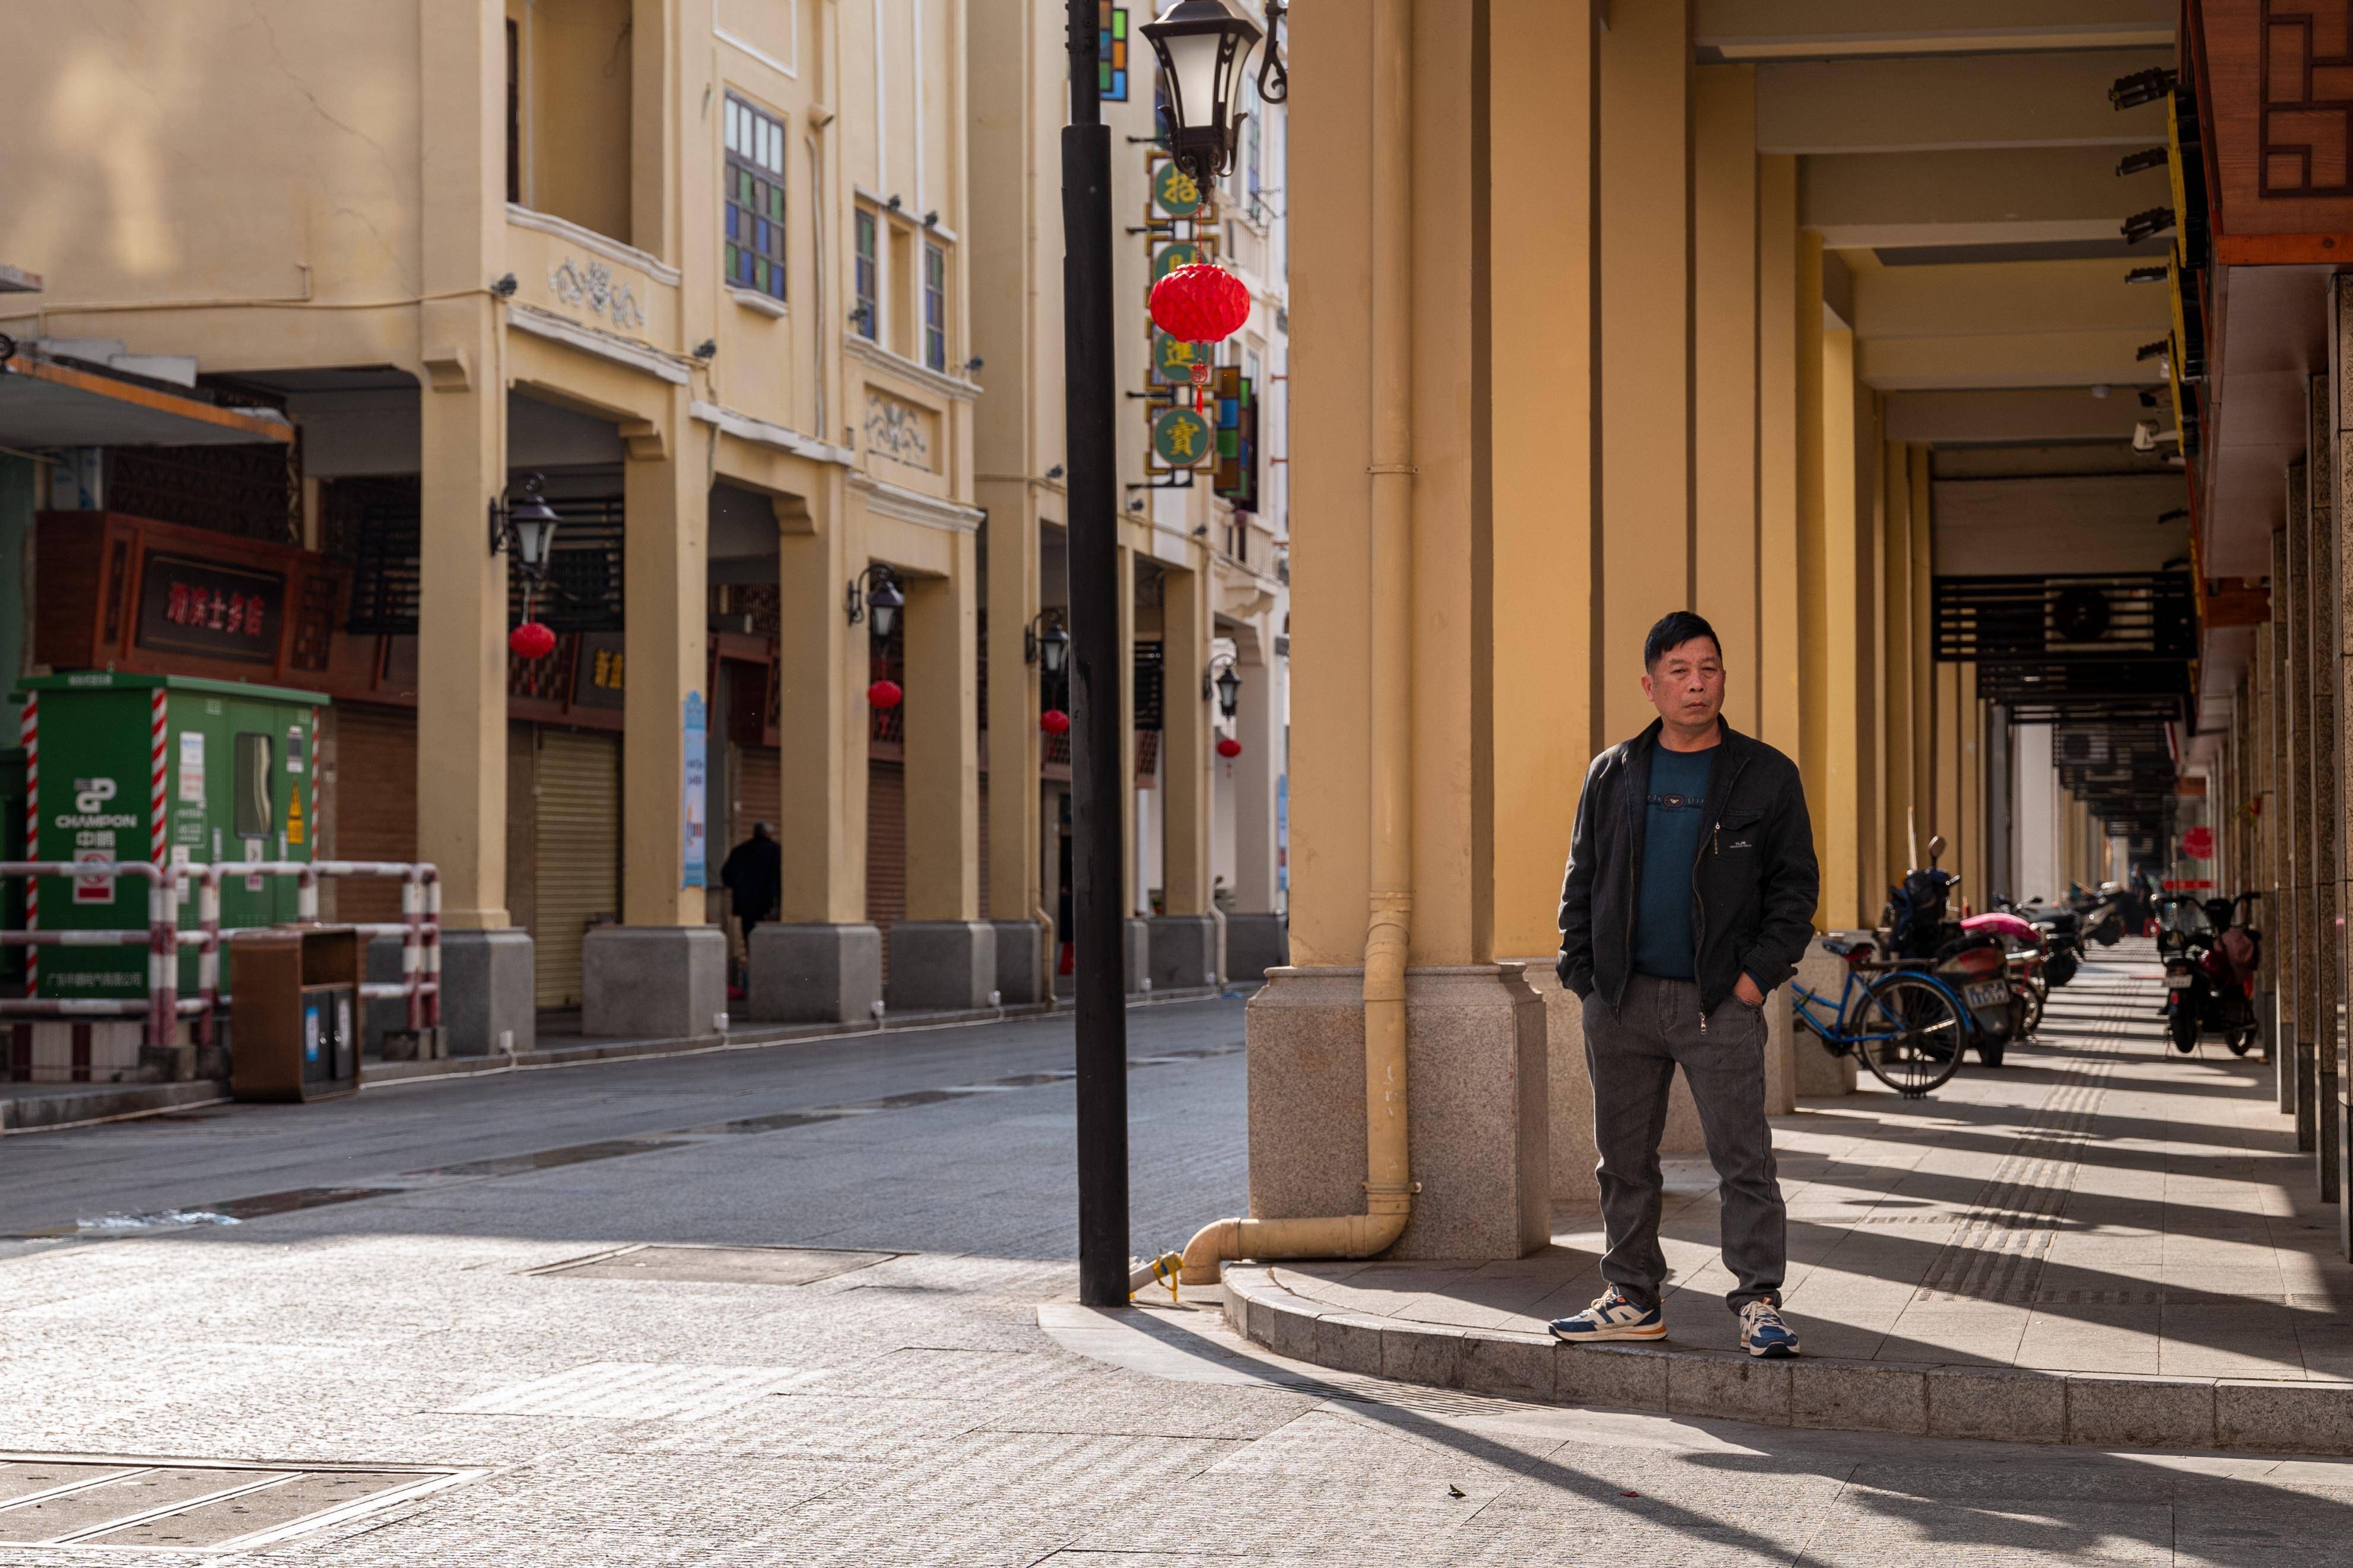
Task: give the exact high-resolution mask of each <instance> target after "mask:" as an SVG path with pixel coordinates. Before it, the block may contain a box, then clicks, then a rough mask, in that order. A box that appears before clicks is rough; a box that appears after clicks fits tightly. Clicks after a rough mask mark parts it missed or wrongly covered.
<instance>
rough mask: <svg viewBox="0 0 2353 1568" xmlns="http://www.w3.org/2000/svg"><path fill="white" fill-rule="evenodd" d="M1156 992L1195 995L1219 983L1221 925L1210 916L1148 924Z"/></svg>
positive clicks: (1174, 917)
mask: <svg viewBox="0 0 2353 1568" xmlns="http://www.w3.org/2000/svg"><path fill="white" fill-rule="evenodd" d="M1145 928H1146V930H1147V931H1148V932H1149V934H1148V936H1147V937H1146V939H1145V940H1146V942H1147V950H1148V953H1149V957H1150V959H1151V967H1150V968H1149V969H1147V970H1146V971H1145V973H1148V974H1150V975H1151V976H1152V988H1153V989H1154V990H1155V991H1193V990H1198V988H1200V987H1201V986H1204V985H1215V984H1217V983H1218V922H1217V921H1214V920H1211V919H1210V918H1209V917H1208V915H1155V916H1154V917H1153V918H1152V919H1150V920H1148V921H1145Z"/></svg>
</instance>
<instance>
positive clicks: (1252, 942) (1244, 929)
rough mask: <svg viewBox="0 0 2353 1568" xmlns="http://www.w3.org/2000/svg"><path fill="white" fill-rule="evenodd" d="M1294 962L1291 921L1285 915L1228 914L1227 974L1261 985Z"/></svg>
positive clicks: (1229, 977)
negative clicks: (1272, 971) (1270, 974)
mask: <svg viewBox="0 0 2353 1568" xmlns="http://www.w3.org/2000/svg"><path fill="white" fill-rule="evenodd" d="M1289 963H1291V922H1290V921H1287V920H1285V919H1283V917H1282V916H1281V915H1228V916H1227V917H1226V978H1227V980H1229V982H1232V983H1233V984H1250V985H1257V984H1261V983H1263V982H1264V981H1265V979H1266V972H1267V971H1268V970H1270V969H1281V968H1283V967H1284V966H1286V965H1287V964H1289Z"/></svg>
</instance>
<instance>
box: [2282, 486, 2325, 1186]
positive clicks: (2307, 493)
mask: <svg viewBox="0 0 2353 1568" xmlns="http://www.w3.org/2000/svg"><path fill="white" fill-rule="evenodd" d="M2286 532H2287V584H2288V634H2287V635H2288V659H2287V679H2288V682H2289V689H2288V766H2289V768H2290V770H2291V772H2290V775H2289V784H2288V789H2289V793H2290V794H2291V795H2293V796H2294V798H2295V840H2294V844H2295V850H2294V853H2293V855H2292V856H2291V857H2290V864H2289V869H2290V872H2291V874H2292V875H2293V876H2294V878H2295V924H2294V926H2293V928H2292V929H2293V931H2295V1025H2296V1030H2295V1144H2296V1147H2297V1148H2298V1149H2302V1150H2306V1151H2308V1152H2316V1151H2317V1150H2318V1148H2319V1143H2320V1124H2319V1114H2320V1106H2319V1101H2318V1099H2317V1095H2318V1083H2317V1077H2318V1072H2319V1065H2318V1061H2317V1058H2316V1057H2315V1055H2314V1052H2315V1049H2316V1041H2317V1040H2318V1038H2319V1037H2320V1031H2321V1023H2322V1021H2321V1017H2320V932H2319V931H2318V930H2317V927H2318V925H2319V905H2318V902H2317V900H2316V896H2315V889H2314V888H2313V874H2312V857H2313V846H2314V845H2315V844H2316V842H2317V841H2318V837H2319V830H2318V828H2316V826H2314V824H2313V818H2314V816H2316V815H2318V805H2319V795H2318V794H2317V786H2318V784H2319V781H2318V780H2316V778H2315V777H2314V776H2313V772H2312V768H2313V760H2314V756H2315V748H2314V746H2313V743H2312V730H2313V725H2314V722H2315V721H2316V706H2315V703H2314V700H2313V698H2314V690H2313V686H2314V679H2313V665H2314V651H2313V636H2312V623H2313V610H2314V604H2313V593H2312V516H2311V490H2310V486H2309V485H2308V483H2307V482H2306V479H2305V465H2304V463H2303V461H2302V460H2301V459H2299V460H2297V461H2295V462H2293V463H2290V464H2289V465H2288V467H2287V529H2286Z"/></svg>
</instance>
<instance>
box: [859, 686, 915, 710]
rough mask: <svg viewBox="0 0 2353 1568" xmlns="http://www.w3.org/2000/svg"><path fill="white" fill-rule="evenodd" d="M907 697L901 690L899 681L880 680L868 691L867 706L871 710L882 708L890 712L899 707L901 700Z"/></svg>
mask: <svg viewBox="0 0 2353 1568" xmlns="http://www.w3.org/2000/svg"><path fill="white" fill-rule="evenodd" d="M906 695H907V694H906V693H905V692H904V691H902V690H901V689H899V683H898V682H897V681H895V680H878V681H876V682H875V683H874V684H873V685H871V686H870V687H868V688H867V689H866V704H867V706H868V707H870V708H880V709H881V710H884V711H885V712H888V711H889V710H892V709H893V708H896V707H897V706H899V700H900V699H902V698H903V697H905V696H906Z"/></svg>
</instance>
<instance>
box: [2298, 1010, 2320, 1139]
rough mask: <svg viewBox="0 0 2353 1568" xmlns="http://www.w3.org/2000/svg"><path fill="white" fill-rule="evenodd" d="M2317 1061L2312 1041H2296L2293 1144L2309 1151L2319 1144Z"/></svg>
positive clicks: (2318, 1075) (2317, 1057)
mask: <svg viewBox="0 0 2353 1568" xmlns="http://www.w3.org/2000/svg"><path fill="white" fill-rule="evenodd" d="M2319 1080H2320V1062H2319V1053H2318V1052H2317V1051H2316V1050H2314V1049H2313V1047H2312V1042H2311V1041H2310V1040H2307V1039H2306V1038H2304V1037H2302V1036H2301V1035H2299V1036H2298V1037H2296V1042H2295V1147H2296V1152H2298V1153H2300V1154H2309V1153H2311V1152H2314V1151H2315V1150H2316V1149H2318V1148H2319V1147H2320V1081H2319Z"/></svg>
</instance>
